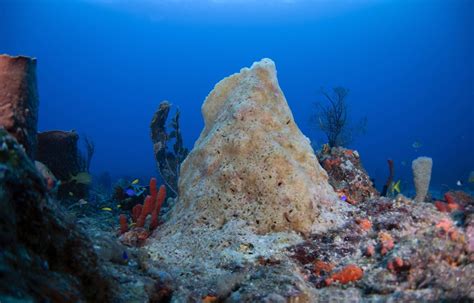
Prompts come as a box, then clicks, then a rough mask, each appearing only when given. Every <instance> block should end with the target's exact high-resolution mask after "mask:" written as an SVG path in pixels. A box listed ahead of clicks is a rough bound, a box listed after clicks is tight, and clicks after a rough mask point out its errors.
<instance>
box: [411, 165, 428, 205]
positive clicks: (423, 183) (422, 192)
mask: <svg viewBox="0 0 474 303" xmlns="http://www.w3.org/2000/svg"><path fill="white" fill-rule="evenodd" d="M411 167H412V170H413V182H414V183H415V190H416V197H415V201H417V202H423V201H425V199H426V195H427V194H428V189H429V187H430V180H431V168H432V167H433V160H432V159H431V158H428V157H418V158H416V159H415V160H413V162H412V165H411Z"/></svg>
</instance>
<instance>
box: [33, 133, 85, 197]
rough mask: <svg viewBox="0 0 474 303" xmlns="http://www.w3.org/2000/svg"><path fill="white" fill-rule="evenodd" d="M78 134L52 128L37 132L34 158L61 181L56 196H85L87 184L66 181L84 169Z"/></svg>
mask: <svg viewBox="0 0 474 303" xmlns="http://www.w3.org/2000/svg"><path fill="white" fill-rule="evenodd" d="M78 141H79V135H78V134H77V133H76V132H75V131H61V130H53V131H46V132H41V133H38V150H37V154H36V159H37V160H38V161H41V162H42V163H44V164H45V165H46V166H47V167H48V168H49V169H50V170H51V172H52V173H53V174H54V175H55V176H56V178H58V179H59V180H60V181H61V183H62V184H61V186H59V189H58V198H70V197H71V196H70V194H69V193H72V194H73V197H75V198H78V199H80V198H86V197H87V192H88V186H87V185H86V184H78V183H74V182H68V181H69V180H70V178H71V176H75V175H77V174H78V173H79V172H81V171H84V170H85V167H84V165H85V164H84V159H83V158H82V156H81V154H80V152H79V149H78Z"/></svg>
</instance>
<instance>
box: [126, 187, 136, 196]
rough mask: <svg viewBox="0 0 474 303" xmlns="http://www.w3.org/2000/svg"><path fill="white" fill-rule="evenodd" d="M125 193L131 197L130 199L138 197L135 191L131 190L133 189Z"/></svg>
mask: <svg viewBox="0 0 474 303" xmlns="http://www.w3.org/2000/svg"><path fill="white" fill-rule="evenodd" d="M125 193H126V194H127V196H129V197H133V196H135V195H136V193H135V191H134V190H133V189H131V188H129V189H127V190H126V191H125Z"/></svg>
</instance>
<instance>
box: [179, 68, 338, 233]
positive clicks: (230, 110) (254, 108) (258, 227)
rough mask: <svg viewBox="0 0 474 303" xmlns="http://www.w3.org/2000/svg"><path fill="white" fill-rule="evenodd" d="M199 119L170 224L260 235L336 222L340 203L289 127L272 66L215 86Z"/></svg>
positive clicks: (288, 114)
mask: <svg viewBox="0 0 474 303" xmlns="http://www.w3.org/2000/svg"><path fill="white" fill-rule="evenodd" d="M202 113H203V116H204V122H205V128H204V130H203V131H202V133H201V135H200V137H199V139H198V140H197V142H196V143H195V145H194V149H193V150H192V151H191V153H190V154H189V156H188V157H187V158H186V159H185V161H184V162H183V163H182V166H181V173H180V179H179V194H180V199H179V202H178V203H177V205H176V210H175V212H174V213H173V214H172V218H171V221H173V220H174V221H176V220H182V221H184V222H186V223H187V224H198V225H199V224H204V225H209V226H213V227H215V228H218V227H219V226H220V225H222V224H223V223H224V222H226V221H228V220H233V219H242V220H245V221H246V222H247V224H248V225H249V226H251V227H252V228H254V229H255V231H256V232H257V233H260V234H264V233H268V232H272V231H284V230H294V231H297V232H301V233H305V234H307V233H310V232H314V231H316V230H319V231H322V230H327V229H328V228H331V227H334V226H337V225H340V224H341V223H342V222H343V219H342V218H343V217H342V216H341V214H343V212H344V205H343V203H342V202H340V201H339V200H338V199H337V196H336V195H335V193H334V190H333V189H332V187H331V186H330V185H329V183H328V176H327V174H326V172H325V171H324V170H323V169H322V168H321V166H320V165H319V163H318V160H317V158H316V156H315V154H314V152H313V150H312V148H311V145H310V142H309V139H308V138H306V137H305V136H304V135H303V134H302V133H301V131H300V130H299V128H298V126H297V125H296V123H295V121H294V118H293V115H292V113H291V111H290V109H289V107H288V104H287V102H286V100H285V97H284V95H283V93H282V91H281V89H280V87H279V85H278V81H277V78H276V70H275V65H274V63H273V61H271V60H270V59H263V60H262V61H260V62H256V63H254V64H253V65H252V67H251V68H243V69H242V70H241V71H240V73H237V74H234V75H232V76H230V77H227V78H225V79H224V80H222V81H220V82H219V83H218V84H217V85H216V86H215V88H214V90H213V91H212V92H211V93H210V94H209V96H208V97H207V98H206V100H205V102H204V104H203V106H202Z"/></svg>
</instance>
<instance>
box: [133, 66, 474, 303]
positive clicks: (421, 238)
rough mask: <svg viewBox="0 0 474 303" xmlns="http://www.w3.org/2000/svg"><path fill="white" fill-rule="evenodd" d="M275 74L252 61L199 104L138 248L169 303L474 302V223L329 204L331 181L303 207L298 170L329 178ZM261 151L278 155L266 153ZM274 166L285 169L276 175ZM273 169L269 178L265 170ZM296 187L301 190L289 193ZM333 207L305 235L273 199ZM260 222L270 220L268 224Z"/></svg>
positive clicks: (425, 210)
mask: <svg viewBox="0 0 474 303" xmlns="http://www.w3.org/2000/svg"><path fill="white" fill-rule="evenodd" d="M273 73H274V67H273V64H272V63H271V62H270V61H267V60H264V61H262V62H259V63H255V64H254V65H253V67H252V68H251V69H243V70H242V71H241V72H240V73H239V74H236V75H233V76H231V77H228V78H226V79H224V80H223V81H222V82H220V83H219V84H217V85H216V87H215V89H214V91H213V92H211V94H210V95H209V96H208V98H207V100H206V103H205V104H204V106H203V113H204V116H205V122H206V126H205V129H204V130H203V132H202V134H201V137H200V139H199V140H198V142H197V143H196V145H195V149H193V150H192V151H191V153H190V154H189V156H188V158H187V159H186V160H185V161H184V163H183V165H182V170H181V173H182V174H181V177H180V181H179V183H180V197H179V200H178V202H177V204H176V207H175V209H173V210H172V211H171V214H170V217H169V220H168V221H167V222H165V224H163V225H162V226H160V228H159V229H157V230H156V231H155V232H154V234H153V235H152V236H151V237H149V238H148V240H147V241H146V243H145V246H144V249H145V251H146V252H147V254H148V255H149V256H150V259H149V260H148V261H147V262H146V264H148V265H145V267H146V268H159V269H160V270H164V271H166V272H168V273H169V274H170V276H171V277H172V279H171V281H170V282H169V284H166V283H165V284H163V285H165V288H164V289H165V290H166V292H167V293H170V289H171V293H172V300H173V301H175V302H185V301H203V300H204V301H207V302H212V301H227V302H285V301H286V302H320V301H321V302H326V301H336V302H346V301H356V302H359V301H397V300H403V301H423V300H424V301H443V300H444V301H449V300H461V301H462V300H464V301H469V300H473V299H474V294H473V293H472V290H471V278H472V275H473V271H474V267H473V266H472V261H469V260H472V259H473V255H472V252H470V251H469V245H470V244H469V243H470V242H469V241H467V240H466V239H468V228H469V226H470V225H465V226H463V227H458V226H456V224H455V223H454V222H453V221H451V220H452V219H451V218H449V217H448V216H447V214H446V213H442V212H439V211H437V210H436V208H435V207H434V206H433V205H432V204H431V203H414V202H413V201H412V200H410V199H407V198H405V197H403V196H402V195H399V196H397V197H396V198H395V199H388V198H385V197H378V196H377V195H372V197H373V198H370V197H371V195H361V196H360V197H361V198H360V199H359V200H358V201H357V203H354V205H350V204H348V203H345V202H342V201H340V199H334V198H332V196H333V195H334V194H331V192H330V191H329V190H327V188H328V187H329V184H328V183H326V184H325V185H324V187H323V188H324V189H325V190H323V191H321V190H320V191H319V195H320V196H316V197H320V198H322V199H323V202H322V203H321V204H315V205H314V207H313V209H312V210H311V209H310V208H305V204H304V203H303V204H301V203H302V202H304V201H305V198H304V196H301V193H302V192H303V193H305V190H306V189H305V187H303V186H301V184H305V180H306V179H307V178H308V177H307V174H308V173H307V172H308V171H310V170H309V168H306V166H305V164H304V163H309V164H311V165H312V166H313V167H315V168H316V174H318V176H319V178H314V179H313V178H309V179H310V180H311V182H308V183H310V184H312V185H311V186H312V187H313V188H314V189H317V188H321V186H322V185H321V183H322V182H327V179H326V178H327V177H326V175H325V173H324V171H322V169H320V167H319V164H318V163H317V162H316V161H317V159H316V158H314V155H313V156H311V155H308V154H307V153H306V152H308V153H309V152H311V150H310V149H309V144H308V143H307V141H305V140H304V138H302V136H301V134H300V133H299V131H298V130H297V128H296V126H295V125H294V121H293V120H292V119H291V115H290V112H289V110H288V108H287V105H286V102H284V99H283V98H282V95H281V91H280V90H279V88H278V86H277V83H276V79H275V75H274V74H273ZM264 101H266V102H264ZM266 106H268V108H269V109H267V107H266ZM267 113H268V114H267ZM270 113H271V114H270ZM260 123H261V124H260ZM254 126H255V128H254ZM257 127H258V128H257ZM261 132H264V133H261ZM289 134H291V136H290V135H289ZM257 135H258V136H257ZM255 142H258V143H259V145H258V146H255V145H254V144H255ZM303 142H304V143H303ZM247 148H248V150H250V151H249V152H247ZM267 148H268V149H269V150H271V154H273V155H280V154H283V155H285V156H284V157H283V159H284V160H280V159H278V158H276V157H275V158H272V157H271V155H269V154H267V153H263V156H262V155H261V153H262V152H263V151H266V150H267ZM286 149H288V150H290V151H291V155H294V156H295V157H297V158H296V159H294V158H292V157H291V156H289V155H286V154H285V153H284V151H285V150H286ZM302 150H303V151H305V152H301V151H302ZM325 152H326V153H327V154H328V156H329V157H330V154H331V152H330V151H328V150H326V151H325ZM288 153H290V152H288ZM335 153H336V155H339V157H342V155H340V154H339V153H342V154H344V156H343V157H344V158H343V159H344V161H347V160H348V159H352V158H351V157H355V156H354V153H355V152H353V151H350V152H349V151H347V152H344V149H337V150H335ZM227 155H231V156H227ZM240 155H242V158H243V159H240V158H239V157H240ZM211 156H212V157H211ZM336 159H337V158H336ZM336 159H333V160H336ZM275 160H279V161H275ZM269 161H271V162H269ZM301 161H304V162H303V163H302V162H301ZM351 161H355V160H351ZM351 161H349V162H351ZM357 161H359V160H357ZM255 162H257V163H255ZM259 163H263V164H265V166H263V167H262V166H259ZM289 163H290V164H292V163H294V164H295V166H296V167H298V172H295V171H294V170H293V167H292V166H289V165H288V164H289ZM341 163H342V161H341ZM351 163H354V162H351ZM360 167H361V166H360ZM279 168H282V169H283V168H284V169H283V170H282V171H281V172H280V173H278V172H279V171H278V169H279ZM269 169H271V170H274V171H272V173H271V174H267V172H268V170H269ZM256 171H258V173H257V172H256ZM275 172H276V174H275ZM303 172H305V173H303ZM360 172H363V170H360ZM314 174H315V172H314V171H313V173H311V174H310V175H311V176H314ZM267 176H272V178H269V177H268V178H263V177H267ZM364 176H365V177H364V180H369V179H368V177H367V176H366V174H365V175H364ZM349 177H351V175H349ZM352 177H354V176H352ZM355 179H356V180H357V177H356V178H355ZM293 180H294V182H293ZM350 180H352V179H350ZM280 182H281V184H280ZM296 183H299V184H298V186H296V187H295V188H297V189H298V190H299V192H298V193H294V192H291V191H289V190H290V189H291V188H290V187H289V185H292V186H293V185H294V184H296ZM279 184H280V185H279ZM367 184H370V183H367ZM270 185H272V186H270ZM285 186H286V187H285ZM308 186H309V185H308ZM255 187H256V188H258V191H257V190H255ZM287 191H288V192H291V193H292V196H291V197H293V199H292V198H291V197H290V196H289V195H286V192H287ZM273 193H275V194H273ZM321 194H323V195H322V196H321ZM450 196H452V195H450ZM256 197H257V198H258V199H256ZM367 197H369V198H367ZM252 198H253V199H252ZM270 198H271V199H270ZM267 199H268V200H267ZM326 199H327V200H326ZM255 200H256V201H255ZM269 200H270V201H269ZM329 201H330V202H331V204H332V205H334V206H336V205H337V208H339V210H338V211H337V212H336V213H334V214H333V217H332V218H335V221H334V223H331V224H327V225H326V223H325V222H324V221H323V222H321V221H320V220H321V218H320V217H318V216H316V217H314V219H313V220H314V224H316V225H320V227H323V228H320V229H318V228H313V227H311V228H310V229H309V232H305V229H303V228H301V226H305V225H296V224H295V225H293V224H292V223H294V217H288V218H286V217H287V216H286V215H285V214H286V213H287V211H286V209H285V208H283V210H282V206H281V205H279V204H278V203H285V204H284V205H288V206H292V207H295V208H297V207H298V208H299V210H305V211H311V212H313V213H314V212H315V213H319V215H320V216H324V215H325V213H324V211H325V208H326V207H328V204H327V202H329ZM466 201H467V200H466ZM456 203H459V202H456ZM318 207H319V208H318ZM250 209H251V211H250ZM328 211H329V208H328ZM331 211H334V210H331ZM260 212H264V214H261V215H260ZM293 212H297V210H295V211H293ZM137 213H138V212H137ZM297 213H298V212H297ZM454 213H455V212H454ZM454 213H453V214H454ZM298 215H299V216H300V217H301V219H303V220H305V217H304V214H298ZM256 216H259V217H256ZM260 216H262V217H263V216H268V217H270V218H271V219H272V221H271V224H270V222H269V223H267V224H269V225H267V224H266V226H267V228H262V224H264V223H266V221H265V220H264V219H262V217H260ZM334 216H335V217H334ZM465 217H467V216H465ZM282 218H283V219H285V220H286V221H287V222H286V223H285V222H284V220H283V219H282ZM469 218H470V217H469ZM287 219H288V220H287ZM256 220H259V221H258V222H256ZM282 222H283V223H282ZM469 222H470V221H469ZM340 223H342V224H340ZM264 226H265V225H264ZM268 226H270V228H268ZM282 226H283V227H282ZM302 231H303V232H302ZM471 233H472V231H471ZM455 283H457V284H455ZM455 285H456V286H455ZM400 298H401V299H400Z"/></svg>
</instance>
